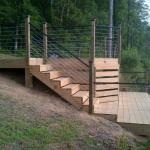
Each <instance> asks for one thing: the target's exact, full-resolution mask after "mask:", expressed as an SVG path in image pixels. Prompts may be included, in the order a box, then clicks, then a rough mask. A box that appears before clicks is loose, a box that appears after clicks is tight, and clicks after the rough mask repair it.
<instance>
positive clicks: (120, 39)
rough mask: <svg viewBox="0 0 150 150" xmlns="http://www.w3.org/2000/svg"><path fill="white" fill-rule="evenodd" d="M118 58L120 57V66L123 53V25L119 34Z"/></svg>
mask: <svg viewBox="0 0 150 150" xmlns="http://www.w3.org/2000/svg"><path fill="white" fill-rule="evenodd" d="M118 34H119V35H118V36H119V38H118V57H119V64H121V53H122V35H121V25H120V26H119V32H118Z"/></svg>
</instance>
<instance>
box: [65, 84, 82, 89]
mask: <svg viewBox="0 0 150 150" xmlns="http://www.w3.org/2000/svg"><path fill="white" fill-rule="evenodd" d="M78 86H80V84H69V85H66V86H64V87H63V88H64V89H72V88H75V87H78Z"/></svg>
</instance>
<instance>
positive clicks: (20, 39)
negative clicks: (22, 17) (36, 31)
mask: <svg viewBox="0 0 150 150" xmlns="http://www.w3.org/2000/svg"><path fill="white" fill-rule="evenodd" d="M25 44H26V43H25V28H24V24H23V23H18V24H0V55H1V56H3V58H4V57H5V58H7V57H8V58H10V57H11V58H13V57H14V58H15V57H25V56H26V55H27V51H26V49H25Z"/></svg>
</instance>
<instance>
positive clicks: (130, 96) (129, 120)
mask: <svg viewBox="0 0 150 150" xmlns="http://www.w3.org/2000/svg"><path fill="white" fill-rule="evenodd" d="M117 122H118V123H119V124H120V125H122V126H124V127H125V128H127V129H129V130H131V131H133V132H135V133H136V134H140V135H149V136H150V95H149V94H147V93H144V92H120V95H119V107H118V115H117Z"/></svg>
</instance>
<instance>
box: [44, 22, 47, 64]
mask: <svg viewBox="0 0 150 150" xmlns="http://www.w3.org/2000/svg"><path fill="white" fill-rule="evenodd" d="M43 33H44V34H43V47H44V63H46V62H47V50H48V45H47V23H44V24H43Z"/></svg>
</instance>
